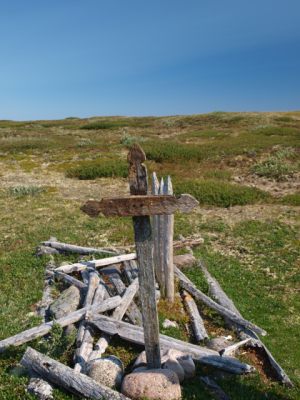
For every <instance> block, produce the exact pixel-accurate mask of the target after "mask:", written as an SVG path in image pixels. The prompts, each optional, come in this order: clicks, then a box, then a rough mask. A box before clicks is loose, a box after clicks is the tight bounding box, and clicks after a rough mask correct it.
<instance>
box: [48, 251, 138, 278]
mask: <svg viewBox="0 0 300 400" xmlns="http://www.w3.org/2000/svg"><path fill="white" fill-rule="evenodd" d="M135 259H136V253H130V254H122V255H119V256H114V257H107V258H101V259H99V260H93V261H86V262H83V261H82V262H78V263H74V264H68V265H62V266H60V267H58V268H56V269H55V271H61V272H64V273H66V274H70V273H71V272H79V271H83V270H85V269H88V268H101V267H106V266H108V265H112V264H118V263H120V262H123V261H129V260H135Z"/></svg>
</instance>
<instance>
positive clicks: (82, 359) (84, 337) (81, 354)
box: [74, 271, 100, 372]
mask: <svg viewBox="0 0 300 400" xmlns="http://www.w3.org/2000/svg"><path fill="white" fill-rule="evenodd" d="M99 282H100V278H99V276H98V274H97V273H96V272H94V271H91V272H90V274H89V285H88V290H87V292H86V295H85V299H84V303H83V307H89V306H91V305H92V304H93V299H94V296H95V292H96V289H97V287H98V285H99ZM76 345H77V349H76V352H75V365H74V371H75V372H81V371H82V370H83V368H84V366H85V363H86V362H87V360H88V358H89V355H90V353H91V352H92V351H93V335H92V331H91V329H90V327H88V326H86V324H85V323H84V321H81V323H80V325H79V328H78V332H77V338H76Z"/></svg>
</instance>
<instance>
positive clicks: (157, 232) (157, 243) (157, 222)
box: [152, 172, 165, 292]
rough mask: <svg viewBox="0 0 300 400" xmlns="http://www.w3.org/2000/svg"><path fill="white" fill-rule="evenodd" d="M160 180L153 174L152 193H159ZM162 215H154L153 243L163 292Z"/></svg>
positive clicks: (156, 267)
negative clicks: (161, 255)
mask: <svg viewBox="0 0 300 400" xmlns="http://www.w3.org/2000/svg"><path fill="white" fill-rule="evenodd" d="M159 187H160V186H159V181H158V179H157V175H156V173H155V172H153V174H152V194H154V195H158V194H159ZM160 218H161V216H160V215H153V217H152V231H153V244H154V252H153V260H154V268H155V275H156V279H157V281H158V283H159V287H160V289H161V292H163V291H164V286H165V284H164V272H163V270H162V263H161V257H160V254H161V252H160Z"/></svg>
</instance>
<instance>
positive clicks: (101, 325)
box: [89, 315, 254, 374]
mask: <svg viewBox="0 0 300 400" xmlns="http://www.w3.org/2000/svg"><path fill="white" fill-rule="evenodd" d="M89 323H91V324H92V325H93V326H95V327H97V328H98V329H100V330H101V331H102V332H103V331H104V332H106V333H108V334H110V335H118V336H120V337H121V338H123V339H125V340H128V341H130V342H132V343H136V344H140V345H143V344H145V341H144V333H143V328H141V327H139V326H135V325H131V324H128V323H127V322H124V321H117V320H115V319H113V318H110V317H106V316H104V315H97V316H94V319H92V320H91V321H89ZM159 340H160V344H161V347H162V349H164V350H168V349H176V350H179V351H182V352H183V353H185V354H189V355H191V357H192V358H193V359H194V360H195V361H199V362H200V363H202V364H204V365H211V366H214V367H216V368H219V369H223V370H225V371H228V372H231V373H235V374H244V373H249V372H252V371H254V368H253V367H251V366H250V365H248V364H245V363H242V362H240V361H239V360H237V359H235V358H231V357H221V356H220V355H219V353H218V352H217V351H215V350H210V349H208V348H206V347H202V346H198V345H194V344H191V343H187V342H183V341H181V340H178V339H174V338H171V337H170V336H166V335H160V336H159Z"/></svg>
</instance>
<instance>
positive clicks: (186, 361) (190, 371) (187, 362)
mask: <svg viewBox="0 0 300 400" xmlns="http://www.w3.org/2000/svg"><path fill="white" fill-rule="evenodd" d="M165 357H168V358H169V359H171V360H173V359H175V360H176V361H177V362H178V363H179V364H180V366H181V367H182V368H183V371H184V378H185V379H190V378H193V377H194V376H195V373H196V367H195V363H194V361H193V359H192V357H191V356H190V355H189V354H185V353H183V352H182V351H179V350H175V349H170V350H168V351H167V353H166V354H165V356H164V359H165Z"/></svg>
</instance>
